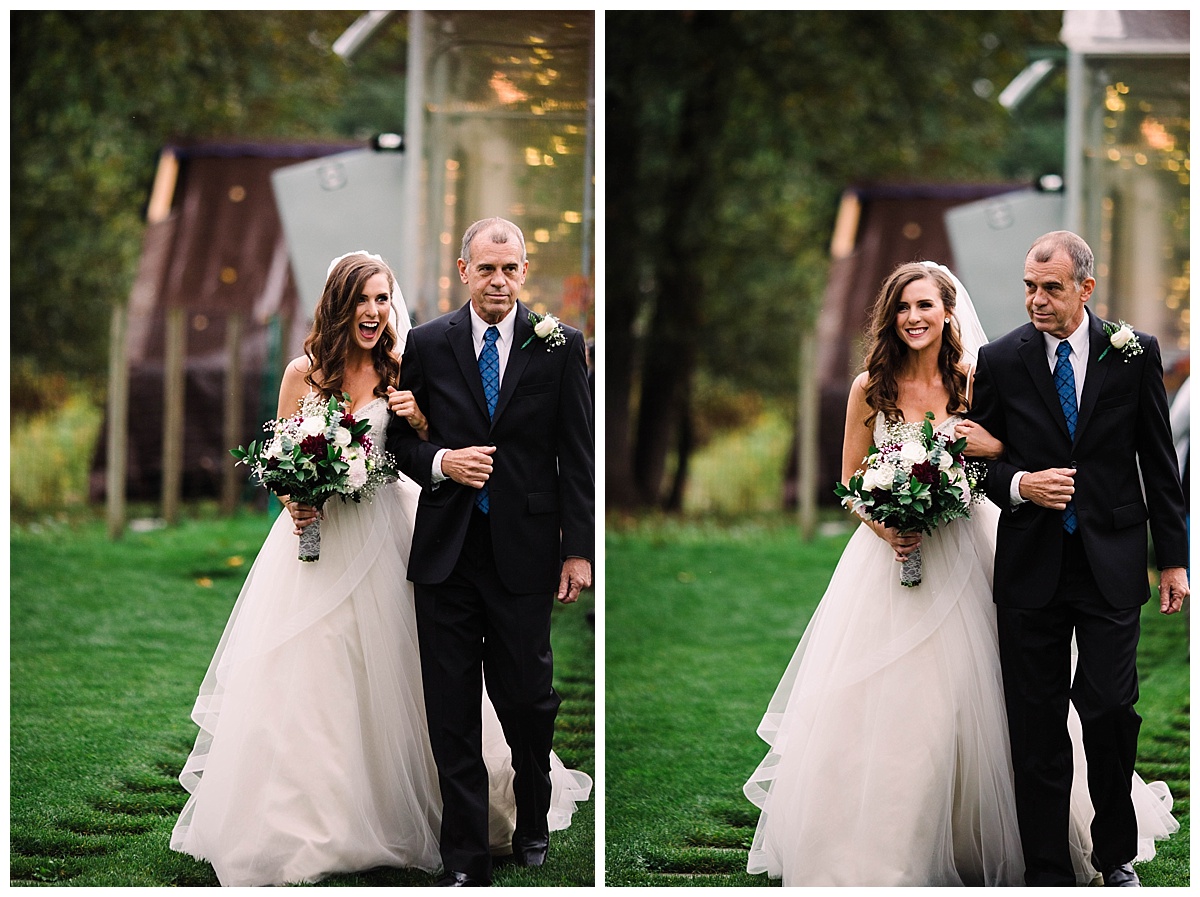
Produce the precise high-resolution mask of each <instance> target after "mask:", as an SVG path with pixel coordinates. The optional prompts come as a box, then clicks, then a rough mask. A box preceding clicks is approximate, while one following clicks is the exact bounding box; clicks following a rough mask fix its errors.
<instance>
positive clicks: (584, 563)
mask: <svg viewBox="0 0 1200 897" xmlns="http://www.w3.org/2000/svg"><path fill="white" fill-rule="evenodd" d="M591 584H592V564H591V562H590V561H588V560H587V559H586V558H567V559H566V560H565V561H563V565H562V574H561V575H560V577H559V580H558V595H557V596H555V597H557V598H558V600H559V601H561V602H562V603H563V604H573V603H575V602H576V601H578V600H579V593H580V592H582V591H583V590H584V589H586V588H589V587H590V586H591Z"/></svg>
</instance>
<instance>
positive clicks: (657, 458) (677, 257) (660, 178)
mask: <svg viewBox="0 0 1200 897" xmlns="http://www.w3.org/2000/svg"><path fill="white" fill-rule="evenodd" d="M605 23H606V46H607V48H608V58H607V79H608V80H607V84H606V99H605V102H606V106H607V109H606V113H607V118H606V122H607V134H608V144H607V146H606V153H607V155H606V165H607V173H608V178H607V185H608V186H607V196H606V200H607V209H606V231H605V233H606V252H607V257H608V258H609V259H610V260H612V261H611V262H610V266H609V268H610V270H609V272H608V277H607V285H608V291H607V295H606V297H605V301H606V305H607V307H606V315H605V322H606V330H605V339H606V341H607V344H606V353H607V354H606V360H607V363H608V374H607V380H606V384H607V394H606V398H607V406H606V433H607V442H606V446H605V449H606V471H607V474H606V479H607V483H608V488H609V495H608V500H609V503H610V504H611V505H613V506H615V507H639V506H665V507H677V506H678V503H679V500H680V496H681V494H682V478H683V477H685V476H686V469H687V456H688V453H689V451H690V449H691V436H690V434H691V432H692V430H693V414H694V410H695V402H694V399H693V396H692V392H693V385H694V383H695V382H696V381H695V378H696V375H697V374H698V373H701V372H702V373H704V374H705V375H706V377H707V378H713V379H716V380H721V379H725V380H735V381H737V382H739V383H740V384H741V385H742V386H743V387H747V388H753V389H758V390H761V391H763V392H765V393H767V394H776V395H779V394H787V393H788V392H789V391H792V390H794V388H795V377H794V374H793V372H794V370H795V361H794V357H795V347H796V345H797V338H798V334H799V329H800V327H801V326H802V324H804V323H810V324H811V323H812V322H813V321H814V320H815V313H816V308H817V303H818V302H819V300H820V296H821V287H822V284H823V282H824V277H825V271H826V266H827V247H828V245H829V239H830V234H831V231H832V226H833V221H834V216H835V213H836V208H837V201H838V197H839V195H840V193H841V192H842V190H843V189H844V188H845V186H846V185H848V184H853V183H862V182H867V181H872V180H878V179H913V180H952V179H990V178H996V177H999V176H1011V175H1012V174H1014V173H1016V174H1025V173H1026V172H1024V171H1023V170H1021V169H1020V168H1017V169H1016V170H1015V171H1014V170H1012V168H1011V166H1009V160H1008V159H1007V157H1006V147H1007V146H1008V145H1009V141H1011V140H1012V139H1013V135H1014V133H1015V123H1014V122H1013V121H1012V120H1011V119H1010V118H1009V117H1008V116H1007V114H1006V113H1005V112H1004V111H1003V110H1002V109H1001V108H1000V107H999V106H998V105H997V104H996V103H995V102H994V99H986V98H985V95H986V94H987V90H988V86H989V85H993V86H994V85H1000V86H1003V85H1004V84H1005V83H1007V82H1008V80H1010V79H1011V78H1012V77H1013V76H1015V75H1016V74H1017V72H1019V71H1020V70H1021V68H1022V67H1023V65H1024V64H1025V61H1026V54H1027V48H1028V47H1029V46H1030V45H1031V44H1032V43H1037V42H1046V41H1050V40H1053V39H1054V36H1055V35H1056V34H1057V30H1058V27H1059V25H1060V24H1061V14H1060V13H1056V12H1032V13H1016V12H981V13H963V12H821V11H819V12H804V13H769V12H737V11H722V12H610V13H608V14H607V16H606V20H605ZM997 89H998V88H997ZM1042 162H1043V160H1041V159H1026V160H1023V164H1024V165H1025V166H1030V167H1031V170H1030V172H1028V173H1029V174H1030V175H1032V173H1033V171H1032V167H1034V166H1037V165H1040V164H1041V163H1042ZM1037 173H1040V171H1038V172H1037ZM672 462H673V463H672Z"/></svg>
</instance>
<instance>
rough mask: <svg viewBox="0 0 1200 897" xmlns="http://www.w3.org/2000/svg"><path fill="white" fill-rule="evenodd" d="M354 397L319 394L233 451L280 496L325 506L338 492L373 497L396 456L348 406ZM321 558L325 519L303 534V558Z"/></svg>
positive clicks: (350, 496) (354, 498) (392, 474)
mask: <svg viewBox="0 0 1200 897" xmlns="http://www.w3.org/2000/svg"><path fill="white" fill-rule="evenodd" d="M349 403H350V396H348V395H345V394H343V395H342V397H341V399H338V398H337V397H336V396H330V398H329V400H328V401H326V400H324V399H322V398H320V397H319V396H317V395H315V394H314V393H309V394H308V395H307V396H305V397H304V398H303V399H301V400H300V408H299V410H298V411H297V412H296V414H294V415H292V416H291V417H287V418H280V419H279V420H273V421H268V422H267V423H266V424H264V425H263V429H264V430H265V431H266V432H268V433H269V434H271V435H270V436H269V437H268V438H265V439H263V440H261V441H256V442H252V443H250V446H249V448H243V447H241V446H238V447H237V448H235V449H231V450H230V452H229V453H230V454H231V455H233V457H235V458H237V463H238V464H246V465H248V466H249V467H250V473H251V476H252V477H253V478H254V479H255V480H256V481H257V482H258V483H259V484H261V485H263V486H265V487H266V488H267V489H269V490H271V491H272V492H274V493H275V494H276V495H287V496H290V497H291V498H292V499H293V500H295V501H299V502H303V503H304V504H308V505H313V506H315V507H316V508H321V507H322V506H323V505H324V504H325V502H326V501H327V500H328V499H330V498H331V497H333V496H334V495H337V496H340V497H341V498H342V499H343V500H344V501H345V500H349V501H362V500H363V499H369V498H371V497H372V496H373V495H374V494H375V491H376V490H377V489H378V488H379V487H380V486H381V485H382V484H383V483H384V482H385V481H386V480H387V478H388V477H395V476H396V471H395V468H394V467H393V465H392V461H391V459H390V458H389V457H388V455H387V454H386V453H384V452H383V451H381V450H380V449H378V448H377V447H376V446H374V445H373V444H372V442H371V437H370V436H369V435H367V431H368V430H369V429H370V428H371V423H370V421H366V420H361V421H360V420H356V419H355V418H354V416H353V415H352V414H350V413H349V412H347V411H345V410H344V409H345V408H346V407H347V406H348V405H349ZM320 556H321V521H320V518H318V519H317V520H315V521H314V522H313V523H311V524H309V525H308V526H306V527H305V528H304V531H303V532H302V533H301V535H300V560H302V561H315V560H317V559H318V558H320Z"/></svg>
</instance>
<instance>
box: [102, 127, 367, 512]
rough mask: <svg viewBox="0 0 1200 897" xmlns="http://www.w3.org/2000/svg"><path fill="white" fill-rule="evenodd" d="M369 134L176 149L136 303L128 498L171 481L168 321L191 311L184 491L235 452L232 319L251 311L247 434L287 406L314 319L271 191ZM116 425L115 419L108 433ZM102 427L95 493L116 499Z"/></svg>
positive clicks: (208, 490)
mask: <svg viewBox="0 0 1200 897" xmlns="http://www.w3.org/2000/svg"><path fill="white" fill-rule="evenodd" d="M357 146H360V144H357V143H354V144H347V143H321V144H295V143H288V144H271V143H194V144H178V145H173V146H169V147H166V148H165V149H164V150H163V151H162V154H161V156H160V162H159V168H158V174H157V177H156V180H155V185H154V190H153V192H152V195H151V197H150V201H149V209H148V213H147V218H148V226H147V228H146V233H145V236H144V239H143V248H142V257H141V261H140V264H139V268H138V273H137V277H136V280H135V282H134V285H133V289H132V291H131V293H130V298H129V304H128V328H127V336H126V339H125V359H126V363H127V364H128V370H129V374H128V378H129V400H128V407H129V414H128V418H129V423H128V456H127V480H126V484H127V485H126V490H125V492H126V497H128V498H129V499H132V500H154V499H156V498H158V496H159V494H160V490H161V487H162V471H163V406H164V389H163V381H164V374H165V368H164V359H165V357H166V347H165V342H166V337H165V334H166V321H167V318H168V316H169V313H170V312H171V311H172V310H181V311H182V315H183V320H184V324H185V326H184V330H185V332H186V363H185V370H184V376H185V384H186V385H185V389H184V397H185V398H184V408H185V409H186V412H185V423H184V434H183V447H184V448H183V459H182V469H183V473H182V495H183V497H185V498H197V497H207V496H215V495H217V494H218V493H219V490H220V483H221V476H222V471H223V469H224V468H225V467H227V466H228V465H230V464H231V463H232V461H233V459H232V458H231V457H230V455H229V452H228V450H229V449H230V448H232V446H229V445H225V444H224V441H225V438H224V432H223V425H222V421H223V419H224V414H225V410H224V409H225V398H226V396H227V395H229V394H230V386H231V385H232V384H230V383H228V382H227V379H228V378H227V376H226V374H227V371H228V369H229V367H230V355H229V337H230V330H231V321H232V320H233V318H234V317H235V316H237V317H238V318H239V320H240V328H239V329H240V334H241V337H240V350H239V351H238V359H239V362H240V370H241V372H242V374H241V378H240V381H241V382H240V386H241V389H240V393H241V395H242V405H243V407H242V413H241V417H242V422H243V426H242V431H243V435H242V437H241V439H240V440H239V441H240V442H242V443H245V442H248V441H249V440H251V439H253V438H255V436H256V434H257V433H258V432H259V431H260V427H261V424H262V422H263V420H265V419H266V418H268V417H273V416H274V414H275V402H276V394H275V390H276V388H277V387H276V384H277V382H278V377H279V373H280V372H279V371H278V370H276V369H275V368H277V367H279V366H281V365H282V363H283V362H284V361H286V359H287V358H288V357H291V355H294V354H296V353H298V352H299V350H300V346H301V344H302V342H303V338H304V334H305V331H306V327H307V323H306V322H305V321H303V320H298V319H297V318H298V316H297V315H296V313H295V312H296V309H297V302H298V300H297V293H296V287H295V284H294V282H293V278H292V272H291V268H290V265H289V262H288V253H287V245H286V243H285V241H284V236H283V231H282V226H281V224H280V220H279V215H278V212H277V210H276V206H275V200H274V196H273V194H272V190H271V172H273V171H274V170H275V169H277V168H280V167H282V166H285V165H294V164H296V163H298V162H302V161H305V160H308V159H314V158H319V157H321V156H326V155H330V154H333V153H337V152H343V151H345V150H347V149H352V148H355V147H357ZM107 431H108V421H107V420H106V421H105V426H104V433H107ZM107 455H108V451H107V441H106V437H105V436H104V435H103V434H102V436H101V439H100V445H99V447H98V451H97V452H96V456H95V460H94V462H93V469H92V475H91V489H90V492H91V497H92V499H93V500H102V499H104V498H105V472H106V469H107V466H108V463H109V459H108V457H107Z"/></svg>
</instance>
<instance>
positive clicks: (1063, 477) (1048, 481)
mask: <svg viewBox="0 0 1200 897" xmlns="http://www.w3.org/2000/svg"><path fill="white" fill-rule="evenodd" d="M1019 488H1020V491H1021V498H1023V499H1025V500H1026V501H1031V502H1033V503H1034V504H1035V505H1041V506H1042V507H1043V508H1050V509H1052V510H1055V511H1062V510H1064V509H1065V508H1066V507H1067V502H1069V501H1070V500H1071V496H1073V495H1074V494H1075V469H1074V468H1072V467H1052V468H1050V469H1049V470H1039V471H1038V472H1037V473H1027V474H1025V476H1023V477H1021V485H1020V487H1019Z"/></svg>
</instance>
